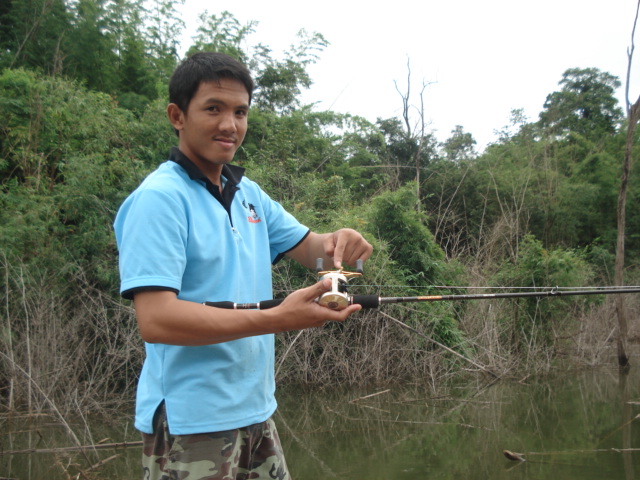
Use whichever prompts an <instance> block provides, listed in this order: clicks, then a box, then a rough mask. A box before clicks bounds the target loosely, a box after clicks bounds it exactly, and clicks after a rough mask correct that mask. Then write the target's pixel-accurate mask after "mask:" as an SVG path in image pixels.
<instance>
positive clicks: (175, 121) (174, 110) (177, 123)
mask: <svg viewBox="0 0 640 480" xmlns="http://www.w3.org/2000/svg"><path fill="white" fill-rule="evenodd" d="M167 116H168V117H169V121H170V122H171V125H173V128H175V129H176V130H178V131H180V130H182V129H183V127H184V117H185V115H184V112H183V111H182V110H180V107H178V105H176V104H175V103H170V104H169V105H167Z"/></svg>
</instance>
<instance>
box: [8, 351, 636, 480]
mask: <svg viewBox="0 0 640 480" xmlns="http://www.w3.org/2000/svg"><path fill="white" fill-rule="evenodd" d="M636 360H637V359H636ZM636 363H637V361H636ZM484 380H485V381H486V383H482V381H480V380H477V381H474V382H473V383H470V384H464V385H459V386H457V387H452V388H451V389H450V391H449V392H448V393H447V394H445V395H440V396H434V395H433V394H431V393H429V392H430V389H429V388H428V387H426V386H424V385H402V386H393V387H389V388H375V387H372V388H368V389H362V390H358V391H353V390H351V391H338V390H337V389H336V390H334V391H331V392H328V391H317V390H315V391H303V390H298V389H294V388H288V389H281V390H280V391H279V401H280V410H279V412H278V413H277V415H276V422H277V424H278V430H279V432H280V435H281V437H282V441H283V444H284V447H285V451H286V453H287V460H288V463H289V468H290V470H291V473H292V475H293V476H294V478H295V479H297V480H316V479H317V480H320V479H330V478H340V479H353V480H365V479H367V480H369V479H374V480H376V479H385V480H386V479H405V478H406V479H409V478H411V479H464V480H475V479H477V480H480V479H482V480H486V479H496V480H500V479H510V480H519V479H550V478H558V479H563V480H573V479H576V480H577V479H580V480H584V479H607V480H616V479H624V480H631V479H633V478H640V370H639V367H635V368H632V369H631V371H630V373H629V374H628V375H622V376H620V375H619V374H618V370H617V368H598V369H594V370H586V371H580V372H568V373H565V374H560V375H555V376H554V378H545V379H534V378H525V379H522V380H521V381H520V382H506V381H497V382H490V379H484ZM86 425H87V422H85V421H84V420H83V421H75V422H74V423H73V424H71V425H70V427H71V428H72V429H73V430H74V432H75V434H76V436H77V437H78V439H79V441H80V442H81V443H87V444H95V443H99V442H100V441H103V442H102V443H105V442H122V441H137V440H139V436H138V434H137V432H135V431H133V427H132V426H131V418H130V417H129V415H128V414H127V415H123V416H122V417H121V418H114V419H113V421H112V422H104V421H103V422H101V423H100V424H99V425H94V424H91V426H90V428H87V427H86ZM0 428H1V430H0V431H1V432H2V433H0V448H1V449H2V451H5V452H6V451H7V450H20V449H27V448H39V449H43V448H52V447H61V446H70V445H73V441H72V440H71V438H70V437H69V436H68V434H67V433H66V432H65V429H64V428H62V427H61V426H60V422H57V421H56V420H55V419H52V418H51V417H29V418H25V417H20V418H16V417H12V418H8V417H4V418H1V419H0ZM504 450H508V451H511V452H514V454H519V455H520V456H521V458H523V459H524V460H525V461H518V460H509V459H507V458H506V456H505V455H504V453H503V452H504ZM139 458H140V449H139V447H134V448H126V449H105V450H100V451H97V452H91V453H88V454H87V455H86V456H82V455H80V454H78V453H73V452H57V453H55V454H52V453H30V454H27V453H16V454H11V455H6V454H5V455H2V456H0V477H5V478H16V479H20V480H41V479H47V480H56V479H68V478H99V479H137V478H139ZM101 460H102V461H103V462H104V463H103V464H102V465H98V466H96V467H95V469H94V470H92V471H91V473H92V474H93V475H94V477H76V476H75V475H77V473H78V472H79V469H83V470H84V471H88V469H89V467H90V466H95V465H97V464H98V462H100V461H101Z"/></svg>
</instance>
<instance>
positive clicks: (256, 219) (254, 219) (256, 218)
mask: <svg viewBox="0 0 640 480" xmlns="http://www.w3.org/2000/svg"><path fill="white" fill-rule="evenodd" d="M242 206H243V207H244V208H246V209H247V210H249V216H247V220H249V222H250V223H260V222H261V221H262V219H261V218H260V215H258V212H256V207H255V206H254V205H253V204H252V203H250V204H249V205H248V206H247V204H246V203H245V201H244V200H243V201H242Z"/></svg>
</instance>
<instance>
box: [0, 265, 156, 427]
mask: <svg viewBox="0 0 640 480" xmlns="http://www.w3.org/2000/svg"><path fill="white" fill-rule="evenodd" d="M0 268H1V269H2V272H3V273H4V275H3V280H4V289H3V296H4V298H3V300H4V302H3V303H4V309H3V311H2V316H3V318H2V324H1V325H2V326H1V327H0V328H2V330H1V335H0V365H1V366H2V370H0V402H1V405H2V406H3V407H4V408H6V409H9V410H22V411H27V412H29V413H32V412H40V411H43V410H44V411H51V410H52V409H53V408H55V409H56V410H57V411H58V412H59V413H60V414H61V415H69V414H72V413H74V414H77V413H82V414H85V413H87V412H91V413H96V412H103V411H105V410H106V409H113V408H116V409H117V408H121V407H122V406H123V405H124V404H127V403H131V399H132V395H131V393H132V390H133V386H134V385H135V383H136V372H137V370H138V368H139V366H140V365H141V359H142V355H143V348H142V345H141V342H140V340H139V335H138V333H137V325H136V322H135V318H134V315H133V311H132V309H131V308H130V307H128V306H125V305H124V304H122V303H119V302H116V301H114V300H113V299H112V298H110V297H108V296H107V295H105V293H104V292H100V291H98V290H96V289H94V288H92V286H91V285H89V284H88V283H87V281H86V279H85V278H84V277H83V276H82V275H81V274H76V275H75V276H74V277H72V278H69V279H68V283H67V284H66V287H70V288H65V292H70V291H71V292H74V294H73V295H69V294H68V293H67V294H61V292H60V291H59V290H57V288H56V287H55V286H57V285H59V284H60V279H59V272H46V271H45V272H42V271H40V270H39V269H37V268H34V267H28V266H25V265H22V264H20V263H15V264H11V263H10V262H9V261H8V259H7V258H6V257H5V258H1V259H0Z"/></svg>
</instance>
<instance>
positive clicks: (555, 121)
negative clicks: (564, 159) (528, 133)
mask: <svg viewBox="0 0 640 480" xmlns="http://www.w3.org/2000/svg"><path fill="white" fill-rule="evenodd" d="M559 85H561V86H562V88H561V89H560V91H557V92H554V93H552V94H550V95H548V96H547V100H546V101H545V103H544V110H543V111H542V113H540V124H541V125H542V127H543V128H544V130H545V131H546V132H547V134H549V135H551V136H554V137H556V138H567V137H568V136H569V135H570V134H578V135H581V136H583V137H585V138H588V139H590V140H592V141H598V140H599V139H600V138H601V137H602V136H603V135H611V134H613V133H615V131H616V129H617V126H618V124H619V122H620V120H621V119H622V111H621V109H620V107H618V101H617V99H616V98H615V91H616V89H617V88H618V87H620V81H619V80H618V78H617V77H615V76H613V75H611V74H609V73H606V72H601V71H600V70H598V69H597V68H585V69H580V68H571V69H569V70H567V71H565V72H564V74H563V75H562V80H560V83H559Z"/></svg>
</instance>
